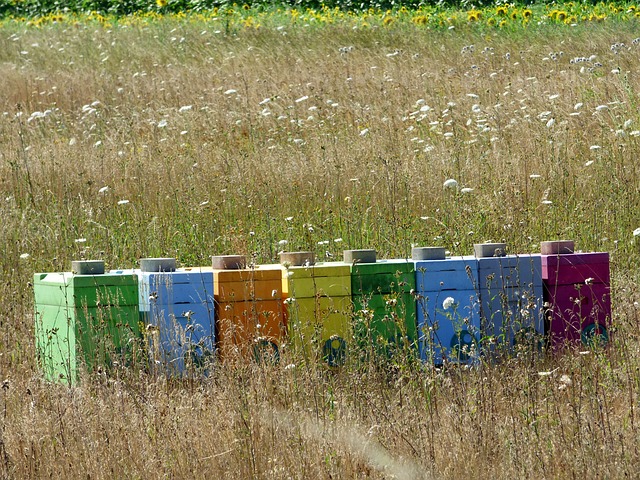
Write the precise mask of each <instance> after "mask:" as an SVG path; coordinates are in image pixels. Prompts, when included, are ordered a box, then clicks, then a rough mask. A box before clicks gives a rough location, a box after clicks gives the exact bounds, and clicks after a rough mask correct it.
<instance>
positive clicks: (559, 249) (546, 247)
mask: <svg viewBox="0 0 640 480" xmlns="http://www.w3.org/2000/svg"><path fill="white" fill-rule="evenodd" d="M574 247H575V242H574V241H573V240H553V241H549V242H540V253H542V255H563V254H567V253H573V252H574Z"/></svg>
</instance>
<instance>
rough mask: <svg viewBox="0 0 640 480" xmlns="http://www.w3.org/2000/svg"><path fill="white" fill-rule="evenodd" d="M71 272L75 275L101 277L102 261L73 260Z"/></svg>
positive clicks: (102, 271)
mask: <svg viewBox="0 0 640 480" xmlns="http://www.w3.org/2000/svg"><path fill="white" fill-rule="evenodd" d="M71 271H72V272H73V273H75V274H76V275H102V274H103V273H104V261H103V260H73V261H72V262H71Z"/></svg>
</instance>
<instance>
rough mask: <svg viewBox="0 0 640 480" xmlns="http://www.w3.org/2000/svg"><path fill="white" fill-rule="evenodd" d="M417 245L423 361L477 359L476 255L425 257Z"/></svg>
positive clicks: (478, 352) (440, 361)
mask: <svg viewBox="0 0 640 480" xmlns="http://www.w3.org/2000/svg"><path fill="white" fill-rule="evenodd" d="M421 253H422V249H414V255H413V258H414V261H415V271H416V292H417V294H418V296H417V311H416V314H417V321H418V339H419V342H418V345H419V347H420V357H421V358H422V360H423V361H425V362H428V363H432V364H435V365H440V364H443V363H444V362H445V361H446V362H452V363H465V364H469V363H473V362H475V361H477V360H478V358H479V354H480V334H481V330H480V327H481V325H480V299H479V296H478V261H477V260H476V258H475V257H472V256H467V257H462V256H457V257H445V252H444V249H442V251H441V253H440V255H439V257H440V258H438V257H435V258H434V256H433V255H430V257H431V258H430V259H427V260H421V259H420V258H422V257H423V255H421Z"/></svg>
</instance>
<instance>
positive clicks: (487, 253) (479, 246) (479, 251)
mask: <svg viewBox="0 0 640 480" xmlns="http://www.w3.org/2000/svg"><path fill="white" fill-rule="evenodd" d="M506 249H507V244H506V243H476V244H474V245H473V251H474V252H475V254H476V257H477V258H486V257H504V256H505V255H506V254H507V252H506Z"/></svg>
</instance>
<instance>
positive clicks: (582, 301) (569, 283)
mask: <svg viewBox="0 0 640 480" xmlns="http://www.w3.org/2000/svg"><path fill="white" fill-rule="evenodd" d="M557 243H559V242H543V244H542V245H541V246H542V250H543V253H544V252H549V254H547V255H544V254H543V255H542V278H543V282H544V296H545V301H546V302H547V305H548V309H547V311H546V321H547V333H548V337H549V342H550V345H551V347H552V348H554V349H557V348H559V347H562V346H565V345H579V344H580V343H582V344H584V345H590V344H592V343H594V342H595V343H599V344H601V345H606V344H607V342H608V341H609V332H610V330H611V293H610V283H611V277H610V268H609V254H608V253H598V252H596V253H574V252H573V242H571V244H570V246H568V247H567V245H566V244H567V242H566V241H565V242H563V243H564V244H565V249H564V250H563V251H560V250H558V248H555V247H556V244H557Z"/></svg>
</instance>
